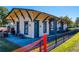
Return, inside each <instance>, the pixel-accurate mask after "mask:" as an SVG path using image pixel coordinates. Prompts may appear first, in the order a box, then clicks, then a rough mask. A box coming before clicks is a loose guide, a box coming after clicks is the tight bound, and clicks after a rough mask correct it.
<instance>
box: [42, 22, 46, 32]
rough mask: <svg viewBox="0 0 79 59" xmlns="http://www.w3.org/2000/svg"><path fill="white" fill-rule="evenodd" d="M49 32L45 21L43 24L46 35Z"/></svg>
mask: <svg viewBox="0 0 79 59" xmlns="http://www.w3.org/2000/svg"><path fill="white" fill-rule="evenodd" d="M46 32H47V22H46V21H44V22H43V33H46Z"/></svg>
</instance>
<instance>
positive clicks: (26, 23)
mask: <svg viewBox="0 0 79 59" xmlns="http://www.w3.org/2000/svg"><path fill="white" fill-rule="evenodd" d="M26 25H27V28H26ZM26 30H27V32H26ZM24 34H26V35H28V21H24Z"/></svg>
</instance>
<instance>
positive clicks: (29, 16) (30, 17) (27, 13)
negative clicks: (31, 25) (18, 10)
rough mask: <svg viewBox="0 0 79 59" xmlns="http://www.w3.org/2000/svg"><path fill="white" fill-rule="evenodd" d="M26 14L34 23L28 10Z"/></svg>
mask: <svg viewBox="0 0 79 59" xmlns="http://www.w3.org/2000/svg"><path fill="white" fill-rule="evenodd" d="M26 12H27V14H28V16H29V18H30V19H31V21H32V17H31V15H30V14H29V12H28V11H27V10H26Z"/></svg>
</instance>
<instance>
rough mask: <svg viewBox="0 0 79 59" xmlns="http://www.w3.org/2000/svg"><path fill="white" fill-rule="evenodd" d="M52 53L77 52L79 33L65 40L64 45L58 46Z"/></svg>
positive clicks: (78, 49) (78, 48)
mask: <svg viewBox="0 0 79 59" xmlns="http://www.w3.org/2000/svg"><path fill="white" fill-rule="evenodd" d="M51 51H52V52H71V51H79V33H77V34H76V35H74V36H73V37H72V38H70V39H69V40H67V41H66V42H65V43H63V44H61V45H59V46H58V47H56V48H55V49H53V50H51Z"/></svg>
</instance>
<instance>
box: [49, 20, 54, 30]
mask: <svg viewBox="0 0 79 59" xmlns="http://www.w3.org/2000/svg"><path fill="white" fill-rule="evenodd" d="M50 24H51V30H53V28H54V27H53V26H54V24H53V21H51V23H50Z"/></svg>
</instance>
